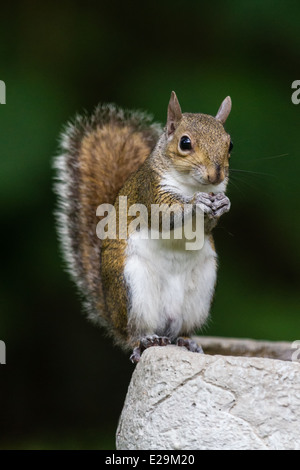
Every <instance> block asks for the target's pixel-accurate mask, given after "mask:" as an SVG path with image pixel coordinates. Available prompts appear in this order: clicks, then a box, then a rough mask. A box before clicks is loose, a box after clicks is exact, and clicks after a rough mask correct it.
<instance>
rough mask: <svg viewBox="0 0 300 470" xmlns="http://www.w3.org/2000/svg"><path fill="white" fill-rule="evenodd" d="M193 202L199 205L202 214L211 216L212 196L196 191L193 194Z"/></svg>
mask: <svg viewBox="0 0 300 470" xmlns="http://www.w3.org/2000/svg"><path fill="white" fill-rule="evenodd" d="M194 201H195V204H196V205H197V207H199V208H200V209H201V210H202V212H204V214H206V215H208V216H213V202H214V201H213V198H212V196H211V195H210V194H208V193H197V194H196V195H195V199H194Z"/></svg>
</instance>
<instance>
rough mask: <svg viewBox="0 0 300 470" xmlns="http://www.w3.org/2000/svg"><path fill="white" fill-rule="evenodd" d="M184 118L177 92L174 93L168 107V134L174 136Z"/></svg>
mask: <svg viewBox="0 0 300 470" xmlns="http://www.w3.org/2000/svg"><path fill="white" fill-rule="evenodd" d="M181 117H182V112H181V108H180V104H179V101H178V99H177V96H176V93H175V91H172V93H171V98H170V101H169V106H168V119H167V134H168V137H170V136H171V135H172V134H174V132H175V129H176V127H177V125H178V123H179V121H180V119H181Z"/></svg>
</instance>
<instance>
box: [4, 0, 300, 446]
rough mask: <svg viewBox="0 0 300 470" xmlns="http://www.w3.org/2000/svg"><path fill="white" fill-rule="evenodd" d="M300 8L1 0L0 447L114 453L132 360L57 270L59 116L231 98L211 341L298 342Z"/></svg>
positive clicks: (193, 107)
mask: <svg viewBox="0 0 300 470" xmlns="http://www.w3.org/2000/svg"><path fill="white" fill-rule="evenodd" d="M299 15H300V4H297V3H295V2H279V1H277V2H271V1H270V0H268V1H265V2H258V1H251V2H250V1H245V2H238V1H237V0H234V1H222V2H221V1H216V2H210V3H209V2H206V3H200V2H198V1H187V2H182V1H178V0H173V1H164V2H160V3H159V4H158V3H157V2H152V3H148V2H146V3H142V4H141V3H137V2H129V3H128V2H120V1H114V0H113V1H110V2H101V1H100V2H97V3H96V2H79V1H76V2H71V1H65V2H63V4H61V3H55V2H54V3H51V4H50V3H49V4H46V3H44V2H43V3H38V2H36V1H28V0H26V1H22V2H14V3H13V4H12V5H9V6H8V4H6V5H2V6H1V20H2V21H1V31H0V57H1V68H0V79H1V80H4V81H5V83H6V87H7V101H6V102H7V104H6V105H1V106H0V132H1V138H0V208H1V222H2V224H3V225H2V230H1V237H2V242H1V245H2V255H1V284H0V294H1V316H0V339H2V340H4V341H5V342H6V346H7V365H6V366H0V397H1V405H2V406H1V421H0V448H47V449H48V448H106V449H109V448H113V446H114V432H115V429H116V426H117V420H118V417H119V415H120V412H121V409H122V404H123V401H124V398H125V394H126V390H127V386H128V383H129V380H130V376H131V373H132V370H133V367H132V366H131V364H130V363H129V361H128V358H127V357H126V355H124V354H123V353H122V352H121V351H119V350H118V349H116V348H114V347H113V345H112V344H111V341H110V340H108V339H107V338H105V336H104V335H103V334H102V332H101V331H100V330H98V329H96V328H95V327H93V326H92V325H90V324H89V323H88V322H87V321H86V319H85V318H84V316H83V315H81V307H80V301H79V299H78V297H77V295H76V293H75V289H74V287H73V286H72V285H71V283H70V280H69V277H68V275H67V274H65V273H64V271H63V269H62V262H61V257H60V255H59V250H58V245H57V240H56V233H55V228H54V218H53V216H52V213H53V209H54V206H55V198H54V196H53V194H52V179H53V171H52V169H51V164H52V163H51V162H52V157H53V155H55V154H56V152H57V148H58V145H57V142H58V140H57V139H58V135H59V132H60V130H61V128H62V125H63V124H64V123H65V122H66V121H67V120H68V119H70V118H71V117H72V116H73V115H74V114H75V113H76V112H80V111H81V110H82V109H84V108H85V109H87V110H90V111H91V110H92V109H93V107H94V106H95V105H96V104H97V103H98V102H99V101H102V102H116V103H118V104H119V105H121V106H124V107H128V108H133V109H134V108H140V109H145V110H147V111H149V112H151V113H152V114H153V115H154V117H155V119H156V120H158V121H161V122H164V121H165V119H166V107H167V103H168V100H169V95H170V91H171V90H172V89H174V90H176V92H177V95H178V97H179V100H180V103H181V106H182V108H183V111H191V112H193V111H194V112H205V113H208V114H214V113H215V112H216V111H217V109H218V106H219V105H220V103H221V101H222V100H223V98H224V97H225V96H227V95H228V94H230V95H231V97H232V100H233V110H232V114H231V116H230V118H229V120H228V122H227V124H226V127H227V129H228V131H229V132H230V133H231V135H232V140H233V142H234V152H233V154H232V160H231V165H232V168H234V169H238V170H244V172H233V173H232V179H231V184H230V186H229V196H230V199H231V201H232V209H231V212H230V214H229V215H227V216H226V217H224V218H223V219H222V221H221V223H220V226H219V227H218V229H217V230H216V231H215V238H216V245H217V249H218V254H219V264H220V266H219V276H218V285H217V291H216V296H215V301H214V304H213V308H212V315H211V319H210V321H209V323H208V325H207V326H206V328H205V329H204V333H205V334H208V335H225V336H236V337H253V338H264V339H270V340H295V339H299V335H300V331H299V330H300V315H299V257H300V243H299V222H298V217H299V201H300V197H299V196H300V192H299V191H300V190H299V171H300V158H299V124H300V105H299V106H295V105H293V104H292V102H291V93H292V91H291V83H292V82H293V81H294V80H296V79H299V75H298V74H299V59H300V57H299V55H300V35H299V26H298V21H299Z"/></svg>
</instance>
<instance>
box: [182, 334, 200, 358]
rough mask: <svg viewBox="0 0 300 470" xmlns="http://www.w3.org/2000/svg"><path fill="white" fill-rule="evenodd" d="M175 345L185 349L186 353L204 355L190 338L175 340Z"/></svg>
mask: <svg viewBox="0 0 300 470" xmlns="http://www.w3.org/2000/svg"><path fill="white" fill-rule="evenodd" d="M176 345H177V346H180V347H185V348H186V349H187V350H188V351H191V352H196V353H200V354H204V352H203V349H202V348H201V346H200V345H199V344H197V343H196V341H194V340H193V339H190V338H182V337H181V338H177V340H176Z"/></svg>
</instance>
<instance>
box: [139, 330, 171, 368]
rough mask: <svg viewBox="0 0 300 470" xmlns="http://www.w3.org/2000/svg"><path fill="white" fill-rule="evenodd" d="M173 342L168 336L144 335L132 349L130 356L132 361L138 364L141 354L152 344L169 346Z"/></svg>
mask: <svg viewBox="0 0 300 470" xmlns="http://www.w3.org/2000/svg"><path fill="white" fill-rule="evenodd" d="M168 344H171V341H170V339H169V338H168V337H167V336H157V335H148V336H143V337H142V338H141V339H140V344H139V346H137V347H136V348H134V350H133V351H132V354H131V356H130V360H131V362H133V364H136V363H137V362H139V360H140V358H141V355H142V353H143V351H145V349H148V348H151V346H167V345H168Z"/></svg>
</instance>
